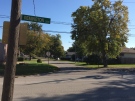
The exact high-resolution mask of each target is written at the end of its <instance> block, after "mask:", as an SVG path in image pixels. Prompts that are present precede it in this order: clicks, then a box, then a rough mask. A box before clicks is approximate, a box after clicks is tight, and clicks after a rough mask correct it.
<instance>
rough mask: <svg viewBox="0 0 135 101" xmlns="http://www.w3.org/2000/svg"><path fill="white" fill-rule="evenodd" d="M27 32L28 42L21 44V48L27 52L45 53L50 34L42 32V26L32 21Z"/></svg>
mask: <svg viewBox="0 0 135 101" xmlns="http://www.w3.org/2000/svg"><path fill="white" fill-rule="evenodd" d="M28 29H29V30H28V32H27V44H26V45H25V46H21V50H22V51H23V52H24V53H25V54H29V55H30V57H31V54H36V55H39V54H41V53H43V49H44V48H45V47H46V45H47V44H48V43H49V40H50V39H49V38H50V36H49V34H46V33H43V32H42V26H41V25H39V24H37V23H30V24H29V27H28Z"/></svg>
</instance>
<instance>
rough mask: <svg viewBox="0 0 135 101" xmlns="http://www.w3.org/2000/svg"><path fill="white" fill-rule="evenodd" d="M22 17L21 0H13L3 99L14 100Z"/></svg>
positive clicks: (6, 100) (2, 100)
mask: <svg viewBox="0 0 135 101" xmlns="http://www.w3.org/2000/svg"><path fill="white" fill-rule="evenodd" d="M20 19H21V0H12V6H11V18H10V28H9V37H8V49H7V60H6V67H5V73H4V81H3V91H2V98H1V101H12V100H13V92H14V79H15V72H16V61H17V53H18V39H19V26H20Z"/></svg>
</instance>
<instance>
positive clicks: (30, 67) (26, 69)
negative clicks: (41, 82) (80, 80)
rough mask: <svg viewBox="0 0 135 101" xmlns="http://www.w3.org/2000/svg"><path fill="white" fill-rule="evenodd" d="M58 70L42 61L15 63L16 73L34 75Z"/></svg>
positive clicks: (1, 70)
mask: <svg viewBox="0 0 135 101" xmlns="http://www.w3.org/2000/svg"><path fill="white" fill-rule="evenodd" d="M4 68H5V66H4V65H1V66H0V75H1V76H3V74H4ZM55 71H59V68H57V67H55V66H52V65H48V64H43V63H24V64H22V63H21V64H17V65H16V75H35V74H42V73H49V72H55Z"/></svg>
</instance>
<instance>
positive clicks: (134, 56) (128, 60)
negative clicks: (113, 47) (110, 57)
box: [119, 48, 135, 64]
mask: <svg viewBox="0 0 135 101" xmlns="http://www.w3.org/2000/svg"><path fill="white" fill-rule="evenodd" d="M119 57H120V60H121V63H123V64H132V63H133V64H134V63H135V50H134V49H131V48H122V51H121V53H120V56H119Z"/></svg>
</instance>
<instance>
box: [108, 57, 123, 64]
mask: <svg viewBox="0 0 135 101" xmlns="http://www.w3.org/2000/svg"><path fill="white" fill-rule="evenodd" d="M108 64H109V65H112V64H121V61H120V58H119V57H117V58H113V59H108Z"/></svg>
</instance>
